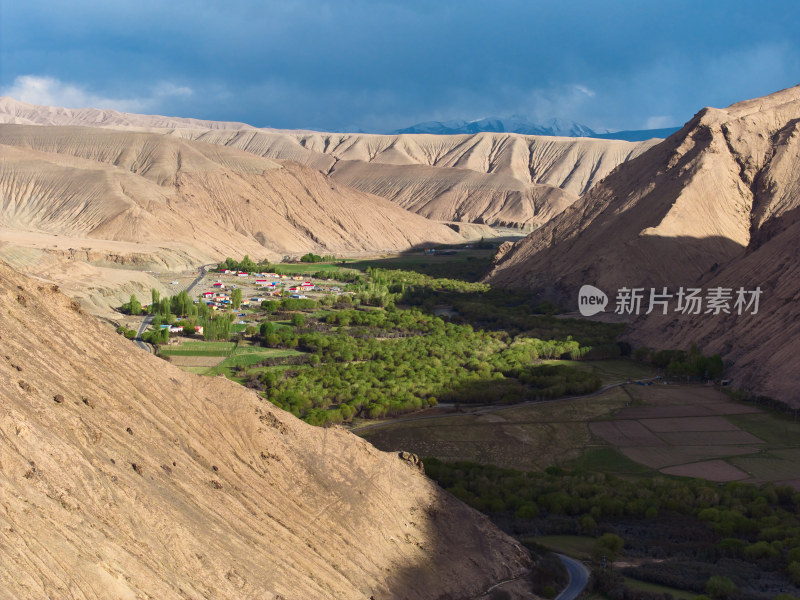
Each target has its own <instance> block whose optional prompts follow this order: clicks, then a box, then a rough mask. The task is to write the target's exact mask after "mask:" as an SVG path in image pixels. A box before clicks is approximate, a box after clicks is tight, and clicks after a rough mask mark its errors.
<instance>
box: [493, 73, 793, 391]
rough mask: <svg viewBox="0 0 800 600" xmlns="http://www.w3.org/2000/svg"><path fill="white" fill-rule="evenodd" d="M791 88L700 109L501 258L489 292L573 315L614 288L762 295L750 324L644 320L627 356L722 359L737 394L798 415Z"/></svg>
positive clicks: (743, 320)
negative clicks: (676, 351) (694, 345)
mask: <svg viewBox="0 0 800 600" xmlns="http://www.w3.org/2000/svg"><path fill="white" fill-rule="evenodd" d="M799 123H800V87H795V88H790V89H787V90H783V91H781V92H778V93H775V94H772V95H770V96H766V97H764V98H759V99H756V100H750V101H747V102H741V103H738V104H734V105H732V106H730V107H728V108H727V109H724V110H718V109H713V108H706V109H703V110H702V111H700V112H699V113H698V114H697V115H696V116H695V117H694V118H693V119H692V120H691V121H690V122H689V123H687V124H686V125H685V126H684V127H683V129H682V130H681V131H679V132H678V133H676V134H674V135H673V136H671V137H670V138H668V139H667V140H665V141H664V142H662V143H661V144H659V145H658V146H656V147H654V148H652V149H651V150H649V151H648V152H646V153H645V154H643V155H642V156H640V157H638V158H636V159H634V160H632V161H630V162H628V163H626V164H624V165H621V166H620V167H618V168H617V169H616V170H615V171H614V172H613V173H612V174H611V175H610V176H608V177H607V178H606V179H605V180H604V181H602V182H601V183H599V184H598V185H596V186H595V187H594V188H593V189H592V190H590V192H589V193H588V194H586V195H585V196H584V197H583V198H582V199H581V200H580V201H579V202H577V203H576V204H574V205H573V206H571V207H570V208H569V209H567V210H566V211H565V212H564V213H562V214H561V215H560V216H558V217H557V218H555V219H554V220H553V221H551V222H550V223H548V224H547V225H546V226H544V227H543V228H541V229H540V230H538V231H536V232H534V233H532V234H531V235H530V236H528V237H527V238H525V240H523V241H521V242H519V243H518V244H516V245H515V246H514V248H513V249H512V250H511V251H510V252H508V253H507V254H506V255H505V256H504V257H503V259H502V260H501V261H500V263H499V264H498V265H497V267H496V268H495V270H494V271H493V273H492V274H491V275H490V277H489V280H490V281H492V282H493V283H496V284H499V285H506V286H523V287H529V288H533V289H537V290H540V291H543V292H545V293H546V294H548V295H550V296H553V297H558V298H560V299H561V300H565V301H567V302H568V303H570V304H572V305H574V304H575V303H576V302H577V292H578V289H579V287H580V286H581V285H582V284H584V283H588V284H595V285H597V286H598V287H600V288H601V289H604V290H605V291H607V292H609V293H611V294H614V293H615V292H616V290H617V289H619V288H621V287H623V286H627V287H629V288H631V287H644V288H647V289H648V290H649V288H650V287H651V286H652V287H656V288H658V289H659V290H660V288H661V287H663V286H669V287H670V288H671V289H672V291H673V292H674V291H677V287H678V286H684V287H702V288H706V289H707V288H710V287H718V286H723V287H728V288H733V289H734V290H737V289H738V288H739V287H744V288H745V289H746V290H748V289H755V287H756V286H760V287H761V289H762V291H763V294H762V297H761V308H760V312H759V314H758V315H757V316H748V315H742V316H738V315H730V316H726V315H721V316H713V315H705V314H702V315H698V316H697V317H694V318H692V317H689V316H685V315H677V316H676V315H669V316H668V317H666V318H661V317H653V318H642V319H641V320H640V321H639V322H637V323H636V324H635V326H634V329H633V332H632V334H631V335H632V338H633V340H634V341H635V342H636V343H637V344H648V345H651V346H655V347H681V348H682V347H685V346H686V345H687V344H688V343H689V342H691V341H697V342H698V343H700V345H701V346H702V347H703V349H705V350H706V351H708V352H717V351H720V352H722V353H723V357H724V358H725V359H726V360H727V361H728V363H729V364H730V365H731V366H732V369H731V372H732V373H733V374H734V379H735V383H736V384H738V385H740V386H744V387H747V388H749V389H752V390H753V391H755V392H759V393H765V394H769V395H772V396H774V397H776V398H778V399H781V400H784V401H787V402H790V403H793V404H795V405H800V397H798V395H797V391H796V390H797V389H798V384H800V375H798V374H800V363H798V360H797V358H796V350H797V347H796V345H797V340H798V339H800V337H799V336H798V333H800V331H799V330H798V325H797V323H798V320H800V309H798V304H797V298H798V294H800V273H798V271H797V254H798V244H797V239H798V233H800V230H798V227H799V226H800V225H798V223H800V221H798V214H800V212H799V211H798V209H799V208H800V194H799V193H798V192H800V125H799Z"/></svg>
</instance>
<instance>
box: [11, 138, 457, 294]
mask: <svg viewBox="0 0 800 600" xmlns="http://www.w3.org/2000/svg"><path fill="white" fill-rule="evenodd" d="M0 203H2V211H1V212H0V256H2V257H3V258H4V259H5V260H8V261H9V262H11V263H12V264H13V265H14V266H16V267H19V268H21V269H24V270H26V271H27V272H30V273H36V274H39V273H38V271H37V264H39V263H54V262H55V263H58V262H59V261H60V262H61V264H62V270H63V271H64V276H63V277H62V278H61V279H58V278H56V279H55V281H56V282H57V283H59V284H61V285H64V286H65V289H69V285H70V284H71V282H73V281H74V278H73V276H72V274H70V273H68V271H69V270H70V269H71V266H70V265H71V264H72V263H71V262H69V261H72V262H74V260H76V259H77V260H81V259H83V262H87V263H89V262H90V263H92V265H94V266H100V267H102V266H130V267H135V268H140V269H153V270H177V269H180V268H187V267H194V266H197V265H201V264H208V263H211V262H214V261H217V260H220V259H224V258H225V257H226V256H234V257H240V256H242V255H244V254H249V255H250V256H251V257H254V258H259V259H260V258H264V257H267V258H270V259H278V258H281V257H283V256H284V255H287V254H294V255H299V254H304V253H306V252H310V251H311V252H317V253H320V254H336V255H339V256H346V255H355V254H363V253H375V252H387V251H388V252H399V251H403V250H406V249H409V248H412V247H416V246H421V245H427V244H431V243H458V242H461V241H463V239H464V238H463V237H462V236H460V235H459V234H457V233H456V232H455V231H453V230H452V229H451V228H449V227H447V226H446V225H444V224H441V223H436V222H433V221H430V220H428V219H426V218H423V217H421V216H418V215H415V214H413V213H410V212H408V211H406V210H404V209H402V208H401V207H399V206H397V205H396V204H394V203H391V202H389V201H387V200H385V199H383V198H380V197H378V196H374V195H370V194H367V193H364V192H360V191H358V190H355V189H352V188H349V187H347V186H345V185H342V184H341V183H339V182H336V181H334V180H332V179H331V178H329V177H327V176H325V175H323V174H321V173H320V172H318V171H317V170H314V169H312V168H309V167H306V166H303V165H300V164H297V163H293V162H289V161H274V160H270V159H265V158H262V157H259V156H254V155H253V154H250V153H248V152H244V151H241V150H237V149H235V148H226V147H222V146H217V145H212V144H205V143H202V142H194V141H191V140H185V139H180V138H175V137H172V136H166V135H163V134H160V133H150V132H140V131H129V130H112V129H103V128H90V127H60V126H53V127H41V126H22V125H0ZM37 257H38V259H40V260H37ZM104 263H111V264H110V265H104ZM53 266H54V267H55V268H53V269H51V271H52V272H54V273H57V272H58V267H57V265H53ZM99 279H100V280H103V278H102V277H100V278H99ZM143 283H144V285H147V284H149V283H152V282H149V281H148V282H143ZM103 289H105V288H103ZM119 289H120V292H119V293H123V291H125V292H127V294H128V295H129V294H130V291H127V290H122V288H119ZM143 289H146V290H147V289H149V287H145V288H143ZM91 295H92V294H90V296H91ZM117 295H119V294H117ZM95 296H96V295H95ZM118 299H119V298H117V300H118ZM109 301H111V298H109Z"/></svg>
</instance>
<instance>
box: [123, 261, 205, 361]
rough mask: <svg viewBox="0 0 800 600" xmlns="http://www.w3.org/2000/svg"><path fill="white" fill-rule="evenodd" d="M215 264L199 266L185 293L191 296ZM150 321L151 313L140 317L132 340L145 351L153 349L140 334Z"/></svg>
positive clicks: (151, 318)
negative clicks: (140, 322)
mask: <svg viewBox="0 0 800 600" xmlns="http://www.w3.org/2000/svg"><path fill="white" fill-rule="evenodd" d="M216 266H217V265H216V263H212V264H210V265H203V266H202V267H200V273H199V274H198V275H197V277H195V279H194V281H192V283H190V284H189V285H188V286H186V288H185V289H186V293H187V294H189V296H191V295H192V290H193V289H194V288H195V287H196V286H197V284H199V283H200V282H201V281H202V280H203V278H204V277H205V276H206V274H207V273H208V270H209V269H210V268H211V267H216ZM152 322H153V316H152V315H147V316H146V317H145V318H144V319H142V324H141V325H140V326H139V331H138V332H137V333H136V339H135V340H134V341H135V342H136V345H137V346H139V348H141V349H142V350H144V351H146V352H152V351H153V349H152V347H151V346H150V344H148V343H146V342H143V341H142V334H143V333H144V332H145V331H147V328H148V327H149V326H150V323H152Z"/></svg>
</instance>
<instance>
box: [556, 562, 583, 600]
mask: <svg viewBox="0 0 800 600" xmlns="http://www.w3.org/2000/svg"><path fill="white" fill-rule="evenodd" d="M556 556H558V558H560V559H561V562H562V563H564V566H565V567H566V569H567V575H568V576H569V580H568V582H567V587H565V588H564V589H563V590H562V591H561V593H560V594H559V595H558V596H556V600H575V598H577V597H578V596H580V595H581V592H583V588H585V587H586V584H587V583H589V570H588V569H587V568H586V567H584V566H583V563H581V562H579V561H577V560H575V559H574V558H570V557H569V556H564V555H563V554H556Z"/></svg>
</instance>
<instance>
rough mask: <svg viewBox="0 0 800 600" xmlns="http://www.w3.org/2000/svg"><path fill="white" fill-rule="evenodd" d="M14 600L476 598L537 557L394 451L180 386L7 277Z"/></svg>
mask: <svg viewBox="0 0 800 600" xmlns="http://www.w3.org/2000/svg"><path fill="white" fill-rule="evenodd" d="M0 304H2V306H3V307H4V308H3V311H2V312H0V338H1V339H2V346H3V352H2V355H0V406H1V407H2V409H0V437H2V439H3V443H2V444H0V498H2V505H3V510H2V511H0V529H2V531H3V542H2V544H0V563H2V564H3V569H2V570H0V596H2V597H4V598H19V599H26V598H31V599H39V598H46V597H49V598H67V597H68V598H73V599H83V598H98V599H100V598H103V599H105V598H110V597H115V598H144V597H150V598H159V599H165V600H167V599H172V598H175V599H179V598H180V599H185V598H217V599H226V598H230V599H237V600H238V599H241V598H268V599H273V600H274V599H277V598H284V599H288V598H326V599H327V598H343V599H348V600H351V599H353V600H354V599H359V598H363V599H364V600H366V599H367V598H370V597H371V596H374V597H375V598H386V599H388V598H408V599H416V598H419V599H422V598H426V599H427V598H439V597H442V598H443V597H457V598H464V597H474V596H477V595H479V594H481V593H483V592H484V591H485V590H486V589H488V588H489V587H490V586H491V585H492V584H494V583H496V582H499V581H502V580H505V579H509V578H514V577H516V576H518V575H520V574H521V573H523V572H525V570H526V569H527V567H528V566H529V559H528V557H527V553H526V552H525V551H524V549H523V548H522V547H521V546H520V545H519V544H518V543H517V542H515V541H514V540H512V539H511V538H509V537H507V536H505V535H504V534H502V533H501V532H500V531H499V530H497V529H496V528H495V527H494V526H493V525H491V523H490V522H489V521H488V519H486V518H485V517H483V516H482V515H480V514H479V513H477V512H475V511H473V510H472V509H470V508H468V507H466V506H465V505H464V504H462V503H461V502H459V501H457V500H455V499H454V498H453V497H452V496H449V495H447V494H446V493H445V492H443V491H442V490H441V489H440V488H439V487H438V486H437V485H436V484H435V483H433V482H432V481H430V480H428V479H427V478H426V477H425V476H424V475H423V474H422V473H421V472H420V470H419V469H418V468H417V467H415V466H414V465H413V463H412V462H410V461H407V460H403V459H402V458H401V457H399V455H398V453H397V452H391V453H384V452H379V451H377V450H376V449H375V448H374V447H372V446H371V445H369V444H368V443H367V442H365V441H363V440H361V439H359V438H357V437H356V436H354V435H352V434H350V433H348V432H346V431H343V430H341V429H337V428H332V429H319V428H314V427H310V426H308V425H306V424H304V423H302V422H300V421H299V420H297V419H295V418H294V417H292V416H291V415H289V414H287V413H284V412H282V411H280V410H277V409H276V408H275V407H273V406H272V405H271V404H269V403H267V402H264V401H262V400H260V399H259V398H258V396H257V395H256V394H255V393H253V392H252V391H249V390H246V389H245V388H243V387H241V386H239V385H236V384H234V383H232V382H230V381H228V380H226V379H224V378H208V377H197V376H194V375H190V374H187V373H183V372H182V371H180V370H179V369H178V368H177V367H175V366H172V365H170V364H168V363H167V362H165V361H163V360H160V359H158V358H156V357H154V356H152V355H150V354H147V353H145V352H143V351H141V350H139V349H138V348H137V347H136V346H135V345H134V344H132V343H130V342H129V341H127V340H125V339H124V338H122V337H121V336H119V335H116V334H115V333H113V332H111V331H109V330H108V329H107V328H106V327H105V326H102V325H100V324H99V323H98V322H97V320H95V319H94V318H92V317H89V316H87V315H86V314H85V313H84V312H83V311H81V310H80V308H79V306H78V304H77V303H75V302H74V301H73V300H70V299H69V298H67V297H66V296H64V295H63V294H61V293H59V292H56V291H55V290H54V288H53V287H52V286H51V285H45V284H43V283H41V282H37V281H35V280H32V279H30V278H26V277H23V276H21V275H18V274H17V273H15V272H13V271H12V270H11V269H9V268H8V267H7V266H5V265H4V264H2V263H0Z"/></svg>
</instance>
